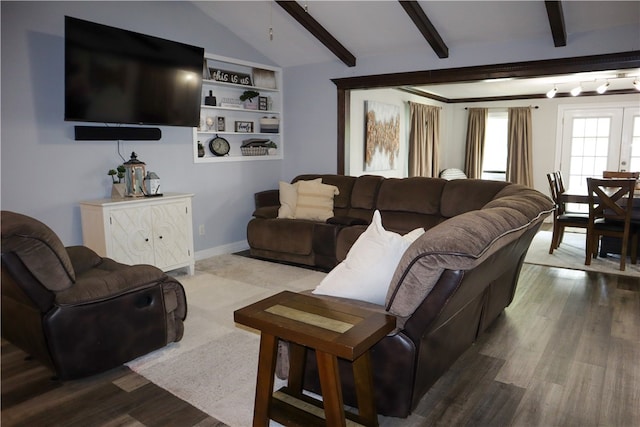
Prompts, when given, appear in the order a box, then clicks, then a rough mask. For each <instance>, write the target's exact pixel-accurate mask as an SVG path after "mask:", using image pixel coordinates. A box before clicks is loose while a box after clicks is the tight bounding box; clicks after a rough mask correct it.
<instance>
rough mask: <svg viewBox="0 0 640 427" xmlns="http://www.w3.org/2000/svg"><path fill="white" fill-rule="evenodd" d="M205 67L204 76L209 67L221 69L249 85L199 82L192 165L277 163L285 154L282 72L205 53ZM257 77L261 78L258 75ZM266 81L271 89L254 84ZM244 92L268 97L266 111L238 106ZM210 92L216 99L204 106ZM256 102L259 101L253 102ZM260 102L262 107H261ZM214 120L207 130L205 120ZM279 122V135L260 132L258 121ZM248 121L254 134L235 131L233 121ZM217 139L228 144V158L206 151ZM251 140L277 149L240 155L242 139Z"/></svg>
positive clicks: (207, 79) (278, 69)
mask: <svg viewBox="0 0 640 427" xmlns="http://www.w3.org/2000/svg"><path fill="white" fill-rule="evenodd" d="M205 60H206V67H207V71H205V77H209V75H208V74H207V73H208V70H209V69H210V68H213V69H217V70H224V71H228V72H230V74H235V73H237V74H240V75H245V76H250V78H251V83H252V84H251V85H245V84H237V83H229V82H224V81H219V80H215V79H213V78H204V79H203V81H202V100H203V101H202V105H201V107H200V117H201V119H200V126H199V127H198V128H193V159H194V162H195V163H214V162H230V161H258V160H279V159H282V158H283V154H284V139H283V135H282V129H283V123H282V122H283V117H282V90H281V87H282V70H281V69H280V68H278V67H273V66H269V65H264V64H258V63H253V62H248V61H242V60H237V59H233V58H228V57H224V56H219V55H213V54H208V53H207V54H205ZM258 74H260V75H258ZM265 74H266V75H267V77H266V81H267V82H268V84H269V85H270V86H271V85H273V86H275V87H265V86H262V85H255V83H254V82H256V78H257V79H261V81H265ZM246 90H253V91H256V92H258V93H259V96H260V97H265V98H267V107H268V108H267V109H263V110H260V109H249V108H244V106H243V105H242V104H241V101H240V100H239V99H240V95H241V94H242V93H243V92H244V91H246ZM209 91H211V92H212V94H213V96H214V97H215V98H216V105H215V106H213V105H205V103H204V102H205V101H204V100H205V97H207V96H209ZM255 101H256V102H258V98H256V99H255ZM264 101H265V100H263V105H264ZM227 103H236V104H237V106H228V105H224V104H227ZM208 117H210V118H212V119H213V120H212V121H213V127H212V128H211V129H209V127H208V126H207V124H206V120H207V118H208ZM220 117H223V118H224V130H218V127H217V126H218V118H220ZM261 118H269V119H274V118H275V119H278V120H279V132H278V133H272V132H260V119H261ZM236 121H241V122H251V123H253V129H254V131H253V132H236V131H235V122H236ZM216 136H218V137H222V138H224V139H226V140H227V141H228V142H229V146H230V147H231V148H230V152H229V154H228V155H227V156H222V157H219V156H216V155H214V154H213V153H212V152H211V151H210V150H209V142H210V141H211V140H212V139H213V138H215V137H216ZM251 138H262V139H269V140H271V141H273V142H274V143H275V144H276V145H277V147H278V148H277V149H276V150H275V152H274V150H270V151H271V152H272V153H273V154H267V155H263V156H243V155H242V152H241V149H240V147H241V145H242V143H243V141H244V140H246V139H251ZM198 142H200V143H201V144H202V146H203V147H204V156H203V157H198Z"/></svg>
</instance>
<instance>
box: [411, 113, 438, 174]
mask: <svg viewBox="0 0 640 427" xmlns="http://www.w3.org/2000/svg"><path fill="white" fill-rule="evenodd" d="M409 109H410V116H411V123H410V127H411V129H410V131H409V176H430V177H435V176H438V171H439V165H438V150H439V146H440V107H434V106H432V105H425V104H418V103H415V102H409Z"/></svg>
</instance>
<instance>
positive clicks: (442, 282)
mask: <svg viewBox="0 0 640 427" xmlns="http://www.w3.org/2000/svg"><path fill="white" fill-rule="evenodd" d="M318 178H320V179H321V181H322V183H324V184H326V185H329V186H335V187H336V188H337V192H339V194H337V195H335V196H334V198H333V216H331V217H330V218H328V219H326V220H324V221H319V220H309V219H298V218H291V217H289V218H278V213H279V212H280V213H282V212H281V208H282V206H281V205H280V194H279V191H278V190H268V191H264V192H261V193H258V194H256V195H255V202H256V210H255V213H254V217H253V218H252V219H251V220H250V222H249V223H248V226H247V239H248V242H249V245H250V252H251V254H253V255H254V256H257V257H261V258H265V259H270V260H277V261H286V262H293V263H298V264H306V265H309V266H315V267H320V268H323V269H326V270H329V269H332V268H333V267H335V266H336V265H338V268H339V267H340V265H342V264H339V263H341V262H342V261H344V260H345V258H347V255H348V253H349V249H350V248H352V247H353V244H354V242H356V240H357V239H358V237H359V236H361V235H363V233H365V231H366V230H367V229H368V227H369V224H370V222H371V220H372V218H373V217H374V212H375V211H376V210H377V211H378V212H379V214H380V217H381V219H382V224H383V226H384V228H385V229H386V230H388V231H393V232H395V233H398V234H401V235H404V234H407V233H410V232H412V230H415V229H416V228H420V227H422V228H424V229H425V232H424V234H422V235H420V236H419V237H418V238H417V239H416V240H415V241H413V243H411V244H410V245H409V246H408V249H406V251H404V253H403V254H402V255H401V257H400V260H399V262H397V265H394V266H393V267H394V269H393V272H392V276H391V279H390V281H389V283H388V288H387V284H385V294H386V296H385V297H384V300H383V301H381V302H378V303H372V302H371V301H369V300H367V298H357V297H355V298H354V297H348V298H345V297H344V296H340V295H335V294H333V295H331V294H330V295H318V297H319V298H329V299H334V298H337V299H339V300H340V301H342V302H348V303H350V304H356V305H364V306H367V307H369V308H371V309H374V310H380V311H384V312H386V313H389V314H392V315H394V316H395V317H396V323H397V328H396V330H395V331H394V332H393V333H391V334H389V335H388V336H386V337H385V338H383V339H382V340H381V341H379V342H378V343H377V344H376V345H375V346H374V347H373V349H372V356H371V357H372V364H373V372H374V386H375V399H376V406H377V410H378V412H379V413H380V414H383V415H390V416H397V417H406V416H408V415H409V414H410V413H411V411H412V410H413V409H414V408H415V406H416V405H417V403H418V401H419V400H420V398H421V397H422V396H423V395H424V394H425V393H426V392H427V390H428V389H429V388H430V387H431V386H432V385H433V384H434V383H435V381H436V380H437V379H438V378H439V377H440V376H441V375H442V374H443V373H444V372H445V371H446V370H447V369H448V368H449V367H450V366H451V364H452V363H453V362H454V361H455V360H456V359H457V358H458V357H459V356H460V355H461V354H462V353H463V352H464V351H465V350H466V349H467V348H468V347H469V346H470V345H471V344H472V343H473V342H474V341H475V340H476V339H477V338H478V336H479V335H480V334H481V333H482V332H483V331H484V330H486V329H487V327H488V326H489V325H490V324H491V323H492V322H493V321H494V320H495V319H496V318H497V317H498V316H499V315H500V314H501V313H502V312H503V310H504V308H505V307H507V306H508V305H509V304H510V303H511V301H512V299H513V296H514V294H515V290H516V285H517V282H518V278H519V275H520V269H521V267H522V264H523V261H524V258H525V255H526V253H527V250H528V248H529V245H530V243H531V240H532V239H533V237H534V235H535V233H536V232H537V230H538V229H539V227H540V225H541V223H542V221H543V219H544V218H545V217H546V216H547V215H549V214H550V213H551V212H552V211H553V209H554V205H553V203H552V201H551V200H550V199H549V198H548V197H547V196H545V195H543V194H542V193H540V192H538V191H536V190H534V189H531V188H528V187H525V186H521V185H517V184H510V183H506V182H498V181H483V180H471V179H460V180H452V181H447V180H445V179H440V178H404V179H399V178H382V177H379V176H373V175H368V176H360V177H350V176H340V175H301V176H298V177H296V178H295V179H294V180H293V181H292V183H295V182H298V181H305V182H309V181H311V180H313V179H318ZM281 185H282V184H281ZM289 216H290V215H289ZM350 256H351V255H350V254H349V257H350ZM344 262H348V260H347V261H344ZM344 262H343V264H344ZM372 265H373V264H372ZM338 268H335V269H334V270H333V272H335V271H337V270H338ZM333 272H331V273H329V275H332V273H333ZM329 275H328V276H327V277H329ZM334 276H335V275H334ZM363 277H364V276H363ZM345 286H347V285H345ZM356 286H359V287H360V288H362V290H365V291H366V289H367V287H368V286H369V283H368V279H367V280H362V283H356ZM307 353H308V354H307V363H306V374H305V383H304V387H305V388H306V389H308V390H311V391H314V392H320V388H319V381H318V373H317V368H316V364H315V355H314V354H313V352H307ZM284 354H286V351H285V352H284ZM281 359H286V357H284V358H281ZM340 362H344V361H342V360H341V361H340ZM280 363H281V369H280V372H281V374H284V373H286V360H281V361H280ZM282 366H284V367H282ZM340 375H341V378H342V381H343V395H344V400H345V403H346V404H349V405H353V406H356V405H357V402H356V396H355V393H354V387H353V375H352V372H351V367H350V365H349V364H348V363H346V362H345V363H344V364H342V365H341V366H340Z"/></svg>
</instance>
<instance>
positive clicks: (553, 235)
mask: <svg viewBox="0 0 640 427" xmlns="http://www.w3.org/2000/svg"><path fill="white" fill-rule="evenodd" d="M556 240H558V223H557V222H556V221H553V232H552V233H551V245H549V253H550V254H552V253H553V250H554V249H557V248H558V246H557V243H556Z"/></svg>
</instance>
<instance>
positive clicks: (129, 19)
mask: <svg viewBox="0 0 640 427" xmlns="http://www.w3.org/2000/svg"><path fill="white" fill-rule="evenodd" d="M1 8H2V9H1V15H2V16H1V17H2V27H1V31H2V34H1V35H2V50H1V55H2V131H1V132H2V133H1V137H2V141H1V143H2V147H1V149H2V169H1V171H2V175H1V185H2V186H1V195H2V198H1V204H2V209H6V210H14V211H17V212H22V213H25V214H27V215H31V216H34V217H36V218H38V219H40V220H42V221H43V222H45V223H46V224H48V225H49V226H50V227H51V228H53V229H54V230H55V231H56V232H57V233H58V235H59V236H60V237H61V239H62V241H63V242H64V243H65V244H66V245H73V244H80V243H82V232H81V228H80V209H79V205H78V202H80V201H81V200H91V199H98V198H103V197H107V196H108V195H109V194H110V178H109V177H108V176H107V174H106V173H107V170H108V169H110V168H114V167H115V166H116V165H118V164H120V163H121V162H122V160H121V159H120V157H119V156H118V153H117V143H116V142H115V141H95V142H93V141H75V140H74V137H73V126H74V125H76V124H79V123H72V122H65V121H64V120H63V114H64V113H63V112H64V108H63V102H64V96H63V94H64V93H63V91H64V16H65V15H69V16H73V17H77V18H81V19H86V20H89V21H94V22H98V23H102V24H106V25H111V26H115V27H119V28H125V29H128V30H133V31H138V32H142V33H145V34H150V35H154V36H158V37H162V38H166V39H170V40H175V41H179V42H183V43H189V44H193V45H196V46H201V47H204V48H205V50H206V51H207V52H212V53H216V54H220V55H225V56H230V57H236V58H240V59H245V60H249V61H255V62H261V63H267V64H269V63H270V62H269V61H268V60H267V59H266V58H264V57H263V56H262V55H261V54H260V53H259V52H257V51H255V50H254V49H253V48H252V47H250V46H249V45H247V44H246V43H244V42H243V41H241V40H240V39H238V38H236V37H235V36H233V35H232V34H231V33H230V32H229V31H228V30H226V28H225V27H223V26H221V25H220V24H218V23H217V22H215V21H212V20H211V19H210V18H208V17H207V16H206V15H204V14H203V13H202V12H201V11H200V10H199V9H198V8H196V7H195V6H194V5H192V4H191V3H190V2H184V1H178V2H153V3H152V2H121V1H118V2H48V1H47V2H2V3H1ZM272 65H275V64H272ZM161 130H162V139H161V140H160V141H141V142H138V141H124V142H122V143H121V144H120V152H121V153H122V155H123V156H124V157H125V159H128V158H129V155H130V154H131V152H132V151H135V152H136V153H137V154H138V155H139V159H140V160H142V161H144V162H145V163H146V164H147V168H148V169H149V170H152V171H154V172H156V173H157V174H158V175H159V177H160V179H161V185H162V188H163V191H166V192H190V193H195V198H194V200H193V210H194V212H193V216H194V228H195V232H194V237H195V249H196V251H201V250H205V249H209V248H214V247H219V246H223V245H229V244H234V243H236V242H242V241H244V240H245V239H246V224H247V222H248V220H249V219H250V217H251V213H252V211H253V196H252V195H253V193H254V192H255V191H259V190H261V189H263V188H264V187H272V186H277V183H278V180H279V178H280V176H281V173H282V171H281V169H282V161H273V160H270V161H256V162H235V163H210V164H197V165H196V164H194V163H193V149H192V145H191V144H192V133H191V129H190V128H178V127H161ZM200 224H203V225H205V230H206V234H205V235H204V236H199V235H198V233H197V230H198V226H199V225H200Z"/></svg>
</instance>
